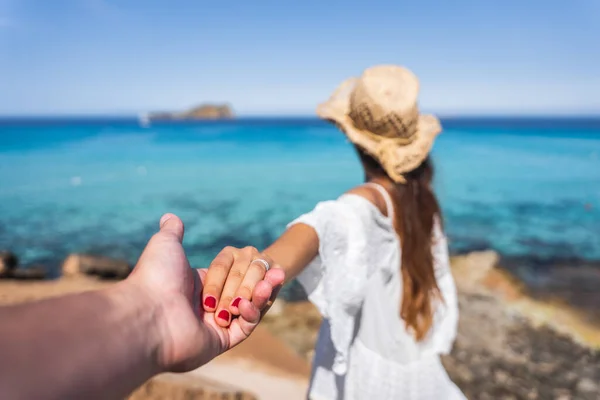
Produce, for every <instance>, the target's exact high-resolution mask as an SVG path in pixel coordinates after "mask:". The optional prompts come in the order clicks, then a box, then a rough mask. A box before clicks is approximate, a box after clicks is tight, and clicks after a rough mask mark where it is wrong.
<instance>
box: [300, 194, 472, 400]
mask: <svg viewBox="0 0 600 400" xmlns="http://www.w3.org/2000/svg"><path fill="white" fill-rule="evenodd" d="M371 185H372V184H371ZM372 186H373V187H375V188H377V189H378V190H379V191H380V192H381V194H382V195H383V196H384V198H385V200H386V204H387V209H388V215H389V217H386V216H385V215H383V214H382V213H381V212H380V211H379V209H377V207H375V205H373V204H372V203H371V202H369V201H368V200H366V199H365V198H363V197H361V196H357V195H352V194H345V195H343V196H341V197H340V198H339V199H337V200H335V201H325V202H322V203H319V204H318V205H317V206H316V208H315V209H314V210H313V211H312V212H310V213H308V214H305V215H303V216H301V217H300V218H298V219H297V220H295V221H293V222H292V223H291V224H290V226H291V225H293V224H297V223H304V224H307V225H309V226H311V227H313V228H314V229H315V231H316V232H317V235H318V236H319V254H318V255H317V257H316V258H315V259H314V260H313V261H312V262H311V263H310V264H309V266H308V267H307V268H306V269H305V270H304V271H303V272H302V274H301V275H300V276H299V277H298V280H299V282H300V283H301V284H302V285H303V286H304V288H305V289H306V291H307V293H308V295H309V299H310V300H311V301H312V302H313V303H314V304H315V305H316V306H317V308H318V309H319V311H320V312H321V314H322V315H323V317H324V319H323V324H322V326H321V329H320V331H319V338H318V341H317V346H316V349H315V358H314V361H313V369H312V377H311V384H310V388H309V393H308V398H309V399H314V400H333V399H349V400H354V399H357V400H363V399H369V400H375V399H377V400H380V399H381V400H383V399H407V400H442V399H465V397H464V395H463V394H462V393H461V392H460V390H459V389H458V388H457V387H456V385H455V384H454V383H453V382H452V381H450V379H449V377H448V375H447V373H446V371H445V370H444V368H443V366H442V364H441V362H440V357H439V355H440V354H446V353H448V352H449V351H450V349H451V347H452V343H453V342H454V338H455V336H456V327H457V322H458V304H457V295H456V287H455V285H454V280H453V278H452V275H451V273H450V267H449V260H448V246H447V241H446V238H445V236H444V235H443V233H442V231H441V229H440V228H439V224H436V227H435V232H434V244H433V249H432V251H433V254H434V261H435V274H436V280H437V284H438V287H439V288H440V291H441V294H442V296H443V299H444V301H443V302H439V301H438V302H437V304H436V306H435V312H434V322H433V326H432V328H431V330H430V331H429V333H428V336H427V337H426V338H425V339H424V340H422V341H420V342H417V341H415V339H414V338H413V336H411V335H410V334H409V333H408V332H407V331H406V328H405V325H404V322H403V321H402V320H401V319H400V317H399V307H400V301H401V300H400V299H401V295H402V275H401V272H400V263H401V249H400V243H399V239H398V236H397V234H396V232H395V230H394V227H393V222H392V221H393V214H392V213H393V207H392V202H391V199H390V197H389V194H388V193H387V192H386V191H385V189H383V187H381V186H378V185H372Z"/></svg>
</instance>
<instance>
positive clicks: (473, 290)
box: [0, 252, 600, 400]
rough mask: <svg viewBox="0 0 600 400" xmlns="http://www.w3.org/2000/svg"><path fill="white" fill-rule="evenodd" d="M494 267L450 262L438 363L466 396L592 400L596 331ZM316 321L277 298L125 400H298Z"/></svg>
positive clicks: (45, 287)
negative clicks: (452, 309)
mask: <svg viewBox="0 0 600 400" xmlns="http://www.w3.org/2000/svg"><path fill="white" fill-rule="evenodd" d="M497 262H498V256H497V255H496V254H495V253H493V252H481V253H471V254H469V255H465V256H460V257H455V258H454V259H453V260H452V264H453V273H454V275H455V278H456V282H457V287H458V289H459V301H460V307H461V318H460V324H459V334H458V338H457V341H456V344H455V347H454V350H453V351H452V353H451V354H450V355H449V356H445V357H444V360H443V361H444V365H445V366H446V368H447V370H448V373H449V375H450V376H451V378H452V379H453V380H454V381H455V382H456V383H457V384H458V385H459V387H460V388H461V389H462V390H463V392H464V393H465V394H466V395H467V396H468V398H470V399H484V400H485V399H565V400H566V399H584V400H586V399H590V400H592V399H597V398H598V396H599V395H600V385H599V384H598V382H600V352H599V350H598V349H600V328H599V327H598V326H597V325H595V324H594V322H593V321H590V320H589V319H587V318H585V316H584V315H583V314H581V313H580V312H579V311H577V310H575V309H572V308H571V307H568V306H566V305H562V304H556V303H550V302H544V301H541V300H537V299H534V298H532V297H531V296H529V295H528V294H527V291H526V289H525V288H524V286H523V285H522V284H521V283H520V282H518V281H517V280H516V279H515V278H514V277H512V276H511V275H510V274H509V273H508V272H506V271H505V270H503V269H500V268H496V264H497ZM112 284H114V283H113V282H111V281H103V280H98V279H93V278H88V277H72V278H61V279H58V280H55V281H37V282H22V281H9V280H6V281H0V304H11V303H19V302H25V301H32V300H36V299H41V298H46V297H51V296H57V295H61V294H66V293H72V292H79V291H85V290H96V289H101V288H103V287H106V286H108V285H112ZM319 324H320V316H319V314H318V312H317V311H316V309H315V308H314V307H313V306H312V305H311V304H310V303H308V302H306V301H299V302H284V301H279V300H278V302H277V303H276V306H274V307H273V309H272V311H271V312H270V313H269V314H268V315H267V317H266V318H265V320H264V321H263V324H262V326H261V327H260V328H259V329H257V331H256V332H255V333H254V334H253V336H252V337H251V338H250V339H249V340H247V341H246V342H244V343H243V344H242V345H240V346H238V347H237V348H235V349H234V350H232V351H231V352H229V353H227V354H225V355H223V356H221V357H219V358H217V359H216V360H214V361H213V362H211V363H210V364H208V365H206V366H204V367H202V368H200V369H198V370H195V371H192V372H190V373H187V374H180V375H176V374H164V375H161V376H158V377H156V378H154V379H152V380H151V381H150V382H148V383H146V384H145V385H144V386H142V387H141V388H139V389H138V390H136V391H135V392H134V393H133V394H132V395H131V397H130V398H131V399H134V400H141V399H184V398H185V399H209V398H222V399H267V400H269V399H281V398H286V399H289V400H293V399H303V398H304V396H305V393H306V389H307V385H308V378H309V374H310V360H311V358H312V355H313V348H314V344H315V341H316V335H317V331H318V328H319ZM219 396H220V397H219Z"/></svg>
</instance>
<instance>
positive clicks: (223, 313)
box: [219, 310, 229, 322]
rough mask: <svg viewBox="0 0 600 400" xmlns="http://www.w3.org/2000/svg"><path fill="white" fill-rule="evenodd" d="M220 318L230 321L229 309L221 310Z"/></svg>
mask: <svg viewBox="0 0 600 400" xmlns="http://www.w3.org/2000/svg"><path fill="white" fill-rule="evenodd" d="M219 318H221V319H222V320H224V321H228V322H229V311H227V310H221V311H219Z"/></svg>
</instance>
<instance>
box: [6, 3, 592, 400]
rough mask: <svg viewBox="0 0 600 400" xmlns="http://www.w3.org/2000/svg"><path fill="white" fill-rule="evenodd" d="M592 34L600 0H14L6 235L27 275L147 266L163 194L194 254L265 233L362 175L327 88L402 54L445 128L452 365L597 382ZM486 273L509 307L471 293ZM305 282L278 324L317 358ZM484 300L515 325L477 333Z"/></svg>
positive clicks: (528, 394)
mask: <svg viewBox="0 0 600 400" xmlns="http://www.w3.org/2000/svg"><path fill="white" fill-rule="evenodd" d="M599 37H600V2H598V1H597V0H575V1H571V2H559V1H538V0H530V1H527V2H523V1H513V0H507V1H503V2H497V1H488V2H480V1H468V0H461V1H454V2H443V1H433V0H423V1H419V2H395V3H391V2H383V1H371V2H369V3H366V2H357V1H352V0H348V1H344V2H341V1H328V2H322V1H320V2H317V1H312V0H307V1H303V2H281V1H266V0H261V1H254V2H241V1H237V2H236V1H234V2H220V3H219V2H204V1H187V0H181V1H173V2H170V3H165V2H162V1H155V0H146V1H139V0H128V1H121V2H118V1H114V0H54V1H52V2H49V1H41V0H38V1H34V0H19V1H17V0H0V250H5V251H8V252H11V253H12V254H14V255H16V256H17V257H18V259H19V268H18V269H23V270H27V269H30V270H40V271H43V272H41V273H39V274H37V273H35V274H33V273H32V274H30V275H31V276H32V277H33V276H35V277H42V275H44V276H45V277H46V278H57V277H59V276H60V275H61V268H62V265H63V260H65V258H67V256H69V254H72V253H83V254H88V255H91V256H94V257H98V256H100V257H108V258H109V259H110V260H114V262H116V263H119V262H125V263H128V264H130V265H131V264H134V263H135V261H136V259H137V257H138V256H139V254H140V252H141V250H142V248H143V246H144V245H145V243H146V241H147V240H148V238H149V237H150V235H151V234H152V233H154V232H155V230H156V228H157V221H158V219H159V218H160V216H161V215H162V214H163V213H164V212H167V211H168V212H174V213H176V214H178V215H179V216H180V217H181V218H182V219H183V221H184V223H185V225H186V237H185V241H184V245H185V247H186V250H187V252H188V256H189V259H190V262H191V264H192V265H193V266H194V267H197V268H202V267H206V266H208V263H209V262H210V260H211V259H212V258H213V257H214V256H215V255H216V253H217V252H218V251H219V250H220V249H221V248H222V247H224V246H227V245H233V246H245V245H253V246H256V247H258V248H263V247H265V246H267V245H268V244H270V243H271V241H272V240H274V239H275V238H276V237H277V235H279V234H280V233H281V232H283V230H284V229H285V226H286V224H287V223H288V222H289V221H291V220H292V219H294V218H295V217H296V216H298V215H299V214H301V213H303V212H306V211H309V210H310V209H312V207H313V206H314V205H315V204H316V203H317V202H318V201H320V200H326V199H334V198H336V197H337V196H339V195H340V194H342V193H343V192H344V191H345V190H347V189H349V188H351V187H353V186H354V185H356V184H358V183H360V182H361V180H362V176H361V172H360V166H359V163H358V161H357V158H356V156H355V154H354V152H353V149H352V147H351V145H350V144H348V143H347V142H346V140H345V138H344V137H343V135H342V134H341V133H339V131H337V130H336V129H335V127H333V126H330V125H328V124H326V123H324V122H321V121H319V120H317V119H316V117H315V115H314V109H315V107H316V105H317V104H318V103H320V102H322V101H324V100H326V99H327V98H328V96H329V94H330V93H331V92H332V91H333V89H334V88H335V87H336V86H337V84H339V83H340V82H341V81H342V80H344V79H346V78H347V77H350V76H357V75H359V74H360V73H361V72H362V70H363V69H364V68H366V67H368V66H371V65H375V64H382V63H393V64H400V65H405V66H407V67H408V68H410V69H411V70H413V71H414V72H415V73H416V74H417V75H418V76H419V78H420V80H421V100H420V107H421V109H422V110H424V111H425V112H431V113H435V114H437V115H438V116H440V118H441V120H442V125H443V127H444V133H443V134H442V135H441V136H440V137H439V139H438V141H437V142H436V145H435V149H434V152H433V159H434V162H435V165H436V172H437V175H436V177H437V178H436V189H437V193H438V195H439V197H440V200H441V203H442V207H443V209H444V218H445V222H446V230H447V233H448V236H449V239H450V246H451V251H452V253H453V254H455V255H456V257H455V259H454V261H455V264H456V265H457V266H458V267H457V271H456V279H457V283H458V285H459V289H460V290H461V292H462V293H463V294H462V296H463V297H462V301H463V302H462V303H461V305H462V306H463V315H464V317H463V320H461V335H462V336H461V335H459V342H458V343H457V349H458V350H455V352H454V353H453V355H452V357H453V358H452V359H449V360H448V361H447V368H448V369H449V372H450V375H451V376H452V378H453V379H454V380H455V381H457V383H458V384H459V386H461V388H462V389H463V391H465V393H466V394H467V395H468V396H469V397H470V398H476V399H477V398H528V399H532V398H543V399H546V398H549V399H550V398H557V399H558V398H561V399H569V398H600V397H597V396H600V394H599V393H600V390H599V389H598V381H599V380H600V371H599V367H598V363H600V356H598V353H597V351H596V350H594V348H597V347H598V345H600V335H599V334H598V330H597V329H596V326H597V324H598V322H599V321H600V313H599V311H598V310H600V238H599V236H600V95H599V93H600V74H599V73H598V71H599V65H600V44H599V43H600V42H599V41H598V38H599ZM484 251H485V252H484ZM490 251H491V252H490ZM2 254H3V257H4V260H5V261H4V264H5V269H6V270H8V269H10V268H14V267H15V266H16V262H12V261H10V260H12V259H14V258H10V257H9V255H8V254H9V253H2ZM7 260H9V261H7ZM110 260H104V259H103V261H102V263H104V264H106V263H108V264H109V265H110V264H111V262H110ZM120 260H122V261H120ZM11 263H12V264H11ZM9 264H10V265H13V267H10V268H9V267H8V265H9ZM104 264H103V265H104ZM492 267H493V269H490V268H492ZM473 271H477V272H473ZM481 271H484V272H483V273H482V272H481ZM490 271H492V272H490ZM2 273H3V272H2V269H1V268H0V276H2ZM482 274H483V275H484V276H483V278H482V279H481V280H476V279H475V278H474V277H481V276H482ZM12 275H15V274H12V273H5V277H6V278H11V277H15V276H16V275H18V274H16V275H15V276H12ZM26 275H27V273H24V275H23V276H26ZM48 284H50V283H49V282H44V284H42V283H35V285H38V286H28V287H29V288H30V289H26V288H24V285H34V283H31V282H26V283H24V282H20V281H19V282H14V281H11V282H10V283H0V285H8V286H4V288H2V286H0V293H1V295H2V296H3V299H4V300H7V299H8V300H7V301H12V300H11V299H12V298H13V297H14V298H21V297H19V296H20V295H19V294H18V293H20V292H19V291H23V290H31V291H32V293H33V294H32V295H31V296H33V297H36V296H38V294H35V293H42V292H44V290H46V289H47V286H44V285H48ZM39 285H41V286H39ZM2 292H3V293H2ZM483 292H485V295H486V296H488V297H489V299H491V300H489V301H493V302H495V303H494V304H496V305H495V306H493V305H490V304H487V305H479V306H477V307H481V308H477V307H475V306H474V304H479V303H477V302H476V301H475V300H473V297H469V296H474V293H478V295H481V293H483ZM11 293H13V294H11ZM11 296H12V297H11ZM28 296H29V295H28ZM39 296H42V294H39ZM286 296H287V299H288V300H290V301H291V300H300V299H301V297H302V296H301V294H299V293H297V292H296V291H295V290H294V288H293V287H292V288H288V289H287V292H286ZM295 303H302V302H295ZM295 303H294V302H290V303H289V304H287V305H286V306H285V307H296V308H295V309H294V310H295V312H296V313H295V316H296V317H297V319H299V320H294V321H293V322H289V323H288V324H286V323H284V322H276V323H275V322H273V323H271V325H270V328H271V332H272V333H274V334H275V335H276V336H277V337H278V338H280V339H281V340H283V342H285V343H286V345H288V346H289V347H291V348H293V350H295V351H296V353H300V355H301V356H302V357H304V358H305V359H307V360H309V359H310V355H311V354H310V347H311V343H310V340H309V342H306V343H305V342H302V343H301V344H299V339H298V338H297V337H295V336H293V335H294V334H298V335H305V336H306V335H308V336H307V337H309V338H310V337H312V336H310V335H313V336H314V331H315V330H316V327H318V317H316V316H315V315H314V313H313V312H312V311H311V310H309V309H308V308H301V307H304V306H303V305H302V304H300V305H299V304H295ZM306 307H308V305H307V306H306ZM494 307H496V308H497V310H499V311H498V313H499V314H497V315H496V314H494V312H495V311H493V310H495V309H496V308H494ZM490 310H492V311H490ZM487 313H489V314H490V315H493V316H494V317H493V318H492V319H493V320H494V321H491V320H490V321H488V322H489V324H490V326H492V324H495V323H496V322H497V321H496V320H502V319H503V318H506V320H507V321H512V322H510V323H508V322H507V324H508V325H506V324H504V325H502V329H504V331H505V334H502V335H500V336H501V338H500V339H501V340H500V339H498V338H497V336H498V331H499V330H502V329H500V328H498V329H496V328H494V329H491V328H490V329H491V331H490V332H491V333H490V332H487V331H486V332H483V333H482V332H479V333H477V332H476V331H477V329H476V325H477V324H478V321H479V323H481V321H482V320H481V318H484V319H485V315H486V314H487ZM515 313H516V314H518V315H519V318H517V319H518V321H521V318H523V319H524V320H526V321H527V322H518V323H516V322H514V321H515V317H514V315H515ZM505 314H506V315H510V317H509V316H506V315H505ZM469 318H472V321H471V320H470V319H469ZM307 321H308V322H307ZM310 321H312V322H310ZM294 324H296V325H294ZM311 324H312V325H311ZM514 324H517V325H514ZM304 325H305V326H308V328H303V329H307V330H308V331H307V332H304V331H301V332H300V333H299V331H298V330H299V329H300V328H298V326H304ZM494 326H495V325H494ZM540 326H543V327H542V328H540ZM311 327H312V328H311ZM311 329H312V330H311ZM492 331H493V332H492ZM504 331H502V332H504ZM477 334H478V335H479V336H477V337H476V335H477ZM488 334H489V335H490V336H489V337H487V336H486V337H484V336H485V335H488ZM474 335H475V336H474ZM482 335H483V336H482ZM494 335H495V336H494ZM461 338H462V339H461ZM477 338H479V339H481V340H480V341H479V342H481V343H480V344H479V345H478V346H479V347H474V346H475V345H474V344H472V343H479V342H478V341H477V340H476V339H477ZM496 339H498V340H500V341H496ZM307 340H308V339H307ZM313 343H314V342H313ZM498 343H500V346H499V347H498ZM536 346H537V347H536ZM516 354H520V355H521V356H522V355H523V354H525V355H526V357H528V358H529V359H530V361H523V360H520V361H518V362H517V361H514V359H513V358H511V357H513V356H514V355H516ZM540 363H541V364H540ZM538 364H539V365H542V367H539V365H538ZM548 365H550V366H548ZM544 366H545V367H544ZM538 367H539V368H538ZM282 368H284V369H285V367H282ZM536 368H538V369H536ZM544 368H545V369H544ZM531 371H533V372H531ZM569 372H571V375H569ZM302 373H304V372H302ZM213 378H214V377H213ZM251 389H252V388H250V389H249V390H251ZM256 390H258V389H256ZM256 390H255V392H256ZM286 390H287V389H286ZM290 390H291V389H290ZM301 394H302V393H301ZM265 396H268V395H265ZM265 396H262V397H261V398H267V397H265ZM561 396H563V397H561ZM259 397H260V396H259ZM199 398H200V397H199ZM300 398H301V397H300Z"/></svg>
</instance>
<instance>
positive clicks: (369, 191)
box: [344, 185, 388, 217]
mask: <svg viewBox="0 0 600 400" xmlns="http://www.w3.org/2000/svg"><path fill="white" fill-rule="evenodd" d="M344 195H352V196H358V197H361V198H362V199H364V200H366V201H368V202H369V203H371V205H373V206H374V207H375V208H377V210H379V212H380V213H381V214H382V215H383V216H386V217H387V215H388V214H387V213H388V210H387V205H386V202H385V199H384V198H383V196H382V195H381V193H379V191H378V190H377V189H374V188H373V187H370V186H367V185H360V186H356V187H354V188H352V189H350V190H348V191H347V192H346V193H344Z"/></svg>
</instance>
